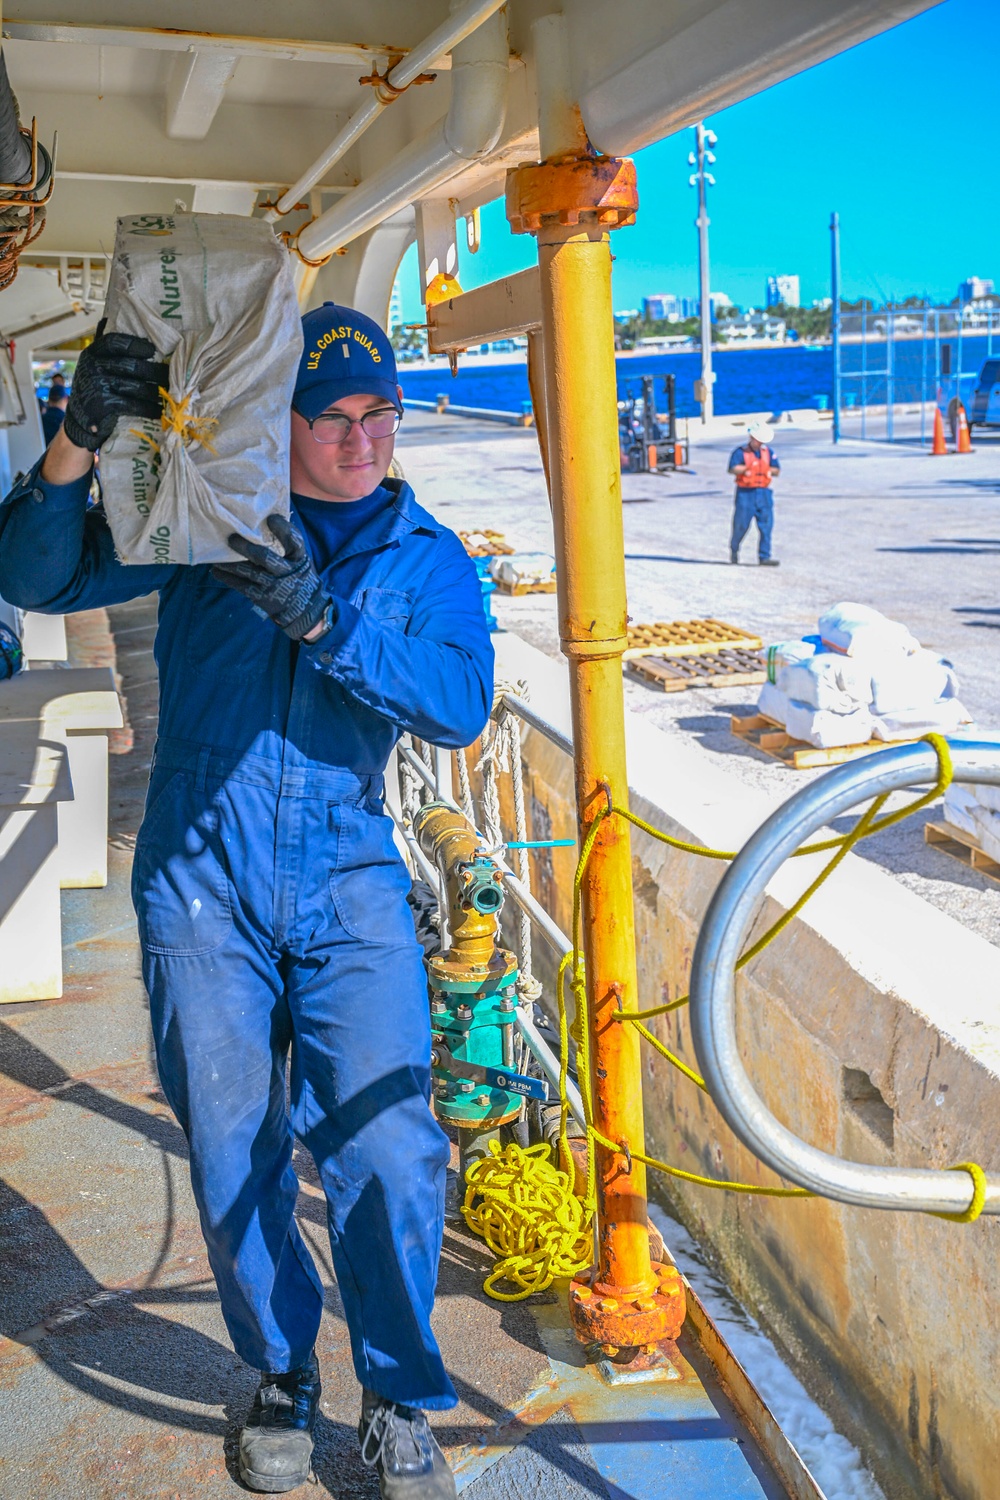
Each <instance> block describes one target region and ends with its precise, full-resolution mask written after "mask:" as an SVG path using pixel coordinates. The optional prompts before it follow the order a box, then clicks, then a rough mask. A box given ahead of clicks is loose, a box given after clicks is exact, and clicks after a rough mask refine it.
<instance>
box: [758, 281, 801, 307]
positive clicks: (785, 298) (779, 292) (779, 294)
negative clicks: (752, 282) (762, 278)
mask: <svg viewBox="0 0 1000 1500" xmlns="http://www.w3.org/2000/svg"><path fill="white" fill-rule="evenodd" d="M780 303H784V305H785V307H798V306H799V278H798V277H797V276H769V277H768V278H767V294H766V305H767V306H768V307H777V306H778V305H779V304H780Z"/></svg>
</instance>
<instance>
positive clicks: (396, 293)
mask: <svg viewBox="0 0 1000 1500" xmlns="http://www.w3.org/2000/svg"><path fill="white" fill-rule="evenodd" d="M402 326H403V298H402V294H401V292H400V290H399V277H398V276H397V277H396V280H395V281H394V282H393V283H392V295H391V297H390V298H389V332H390V333H395V331H396V329H397V328H402Z"/></svg>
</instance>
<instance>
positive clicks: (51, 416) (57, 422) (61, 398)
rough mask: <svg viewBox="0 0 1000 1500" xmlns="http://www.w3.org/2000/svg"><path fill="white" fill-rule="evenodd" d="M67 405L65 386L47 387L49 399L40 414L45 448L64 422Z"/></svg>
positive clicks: (67, 396) (67, 393) (67, 398)
mask: <svg viewBox="0 0 1000 1500" xmlns="http://www.w3.org/2000/svg"><path fill="white" fill-rule="evenodd" d="M68 404H69V392H68V391H67V389H66V387H65V385H52V386H50V387H49V399H48V401H46V403H45V410H44V411H43V412H42V436H43V437H44V439H45V446H46V447H48V445H49V443H51V441H52V439H53V438H54V437H55V435H56V433H57V432H58V431H59V429H60V427H61V426H62V424H63V422H64V421H65V419H66V407H67V406H68Z"/></svg>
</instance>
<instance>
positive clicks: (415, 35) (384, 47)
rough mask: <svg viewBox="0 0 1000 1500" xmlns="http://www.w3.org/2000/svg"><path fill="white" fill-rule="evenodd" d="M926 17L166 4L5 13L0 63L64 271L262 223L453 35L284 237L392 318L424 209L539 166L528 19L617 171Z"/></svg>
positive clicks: (332, 285) (353, 0) (911, 2)
mask: <svg viewBox="0 0 1000 1500" xmlns="http://www.w3.org/2000/svg"><path fill="white" fill-rule="evenodd" d="M931 3H933V0H627V3H625V4H622V3H616V0H562V4H561V5H557V4H556V3H554V0H508V3H507V5H506V6H505V7H504V9H503V11H502V12H500V14H499V15H494V16H493V17H492V19H491V18H489V15H488V12H489V11H490V10H491V9H494V10H495V8H496V7H495V6H493V7H491V6H490V5H489V4H479V5H478V6H477V5H476V4H475V3H474V0H452V3H451V4H449V0H282V3H281V4H280V5H267V4H264V3H262V0H253V3H250V4H248V3H247V0H172V3H171V4H170V6H169V7H167V8H166V9H165V8H164V6H163V5H162V3H160V0H10V3H8V4H7V5H6V6H5V7H4V11H3V36H4V50H5V55H6V58H7V64H8V70H9V73H10V78H11V82H12V84H13V87H14V90H15V92H16V94H17V95H18V98H19V101H20V105H21V111H22V117H23V119H24V121H25V123H27V121H28V120H30V118H31V116H32V115H35V116H36V117H37V119H38V123H39V130H40V133H41V136H42V139H43V140H49V139H51V136H52V133H53V131H55V130H58V132H59V157H58V171H57V177H56V188H55V193H54V196H53V198H52V202H51V204H50V207H49V216H48V222H47V225H46V228H45V232H44V235H43V237H42V238H41V239H40V240H39V241H38V242H37V245H36V246H34V247H33V248H32V251H31V252H29V253H28V256H27V257H26V263H27V262H28V261H30V260H33V261H34V262H35V263H36V264H48V265H50V266H52V267H54V268H58V264H59V263H58V257H59V256H63V257H69V258H71V259H75V260H76V261H77V262H79V260H80V258H81V257H83V256H91V257H104V256H106V255H107V253H108V252H109V251H110V249H111V246H112V244H113V242H114V232H115V223H114V221H115V219H116V217H117V216H118V215H120V214H125V213H137V212H169V211H171V210H173V209H174V207H175V205H176V204H177V203H178V202H179V203H181V204H183V205H184V206H185V207H187V208H197V209H199V210H204V211H207V212H212V211H216V212H218V211H228V212H233V211H237V212H251V211H256V212H265V211H266V210H265V209H264V208H263V207H262V205H263V204H265V203H267V202H274V201H276V200H277V199H279V198H280V196H281V194H282V193H283V192H285V191H286V190H287V189H288V188H289V187H291V186H293V185H295V184H296V183H298V182H300V181H301V180H302V179H303V178H304V177H306V176H307V175H308V173H307V169H308V168H309V167H310V164H312V163H314V162H316V161H317V160H320V161H321V160H322V159H323V157H324V155H327V156H329V155H330V148H331V145H335V144H336V141H337V137H338V135H341V136H342V138H347V137H350V136H352V134H353V132H351V131H345V130H344V127H345V125H346V124H347V122H348V121H349V120H351V118H352V117H353V116H355V115H356V114H357V112H358V111H359V110H360V109H362V107H363V106H365V105H366V104H370V103H371V102H372V101H373V88H372V86H371V85H370V84H368V83H364V82H362V81H361V79H362V77H363V75H371V74H373V73H378V74H383V75H384V74H386V73H387V72H389V71H390V70H391V69H392V68H393V66H395V65H397V64H399V63H400V60H401V59H404V60H405V58H406V56H407V55H408V53H409V52H410V51H411V49H418V50H419V53H420V56H421V57H422V56H423V55H424V54H425V53H426V50H427V49H426V47H423V46H422V44H424V43H426V42H427V39H428V38H433V37H435V35H436V34H437V33H438V31H439V30H440V32H441V33H442V34H443V35H451V36H452V37H453V38H454V37H455V36H457V48H456V50H455V53H454V58H453V56H452V55H451V53H452V44H451V43H450V44H449V46H448V48H447V50H445V51H443V52H442V53H441V55H440V56H438V57H437V58H436V60H434V61H433V62H432V63H431V64H429V66H428V68H427V71H428V72H429V73H430V74H431V75H432V76H431V78H430V79H429V80H428V81H426V82H420V83H415V84H412V85H411V86H410V87H409V88H407V89H406V91H405V92H404V93H402V94H401V95H400V97H399V98H397V99H395V100H394V101H392V102H389V103H387V104H385V106H384V107H382V108H381V109H380V110H375V109H370V110H369V111H368V112H367V113H369V114H370V115H371V118H370V120H369V119H365V121H364V122H363V123H364V125H365V128H364V129H363V130H362V131H360V132H359V133H358V134H357V138H356V139H351V141H350V144H348V145H347V148H346V149H345V150H343V151H339V152H338V151H336V150H335V151H334V152H333V156H334V157H335V159H332V160H331V161H330V162H329V165H327V166H326V167H325V168H324V170H323V171H322V173H321V175H320V176H319V178H318V180H317V181H316V183H315V186H314V187H312V188H311V189H308V190H306V192H305V195H304V201H305V202H306V204H307V209H306V210H304V211H303V212H302V213H300V214H299V215H298V216H297V217H296V216H290V217H289V218H288V219H287V220H286V221H285V222H286V223H287V224H288V225H290V226H291V227H292V228H297V227H299V225H301V224H302V223H304V221H305V220H306V219H309V218H312V217H319V218H320V219H321V224H317V225H314V226H313V228H312V230H311V231H310V232H309V236H307V237H306V239H304V240H303V244H304V245H305V244H306V243H307V242H308V243H309V244H310V245H311V247H312V248H311V250H310V254H312V255H318V254H322V253H327V252H329V251H330V250H336V249H342V248H345V247H346V252H347V253H346V254H343V255H339V256H337V257H335V259H334V260H333V261H332V262H331V263H330V265H328V266H327V267H326V268H324V270H323V271H321V272H320V275H319V281H318V283H317V286H316V291H315V294H314V295H315V299H316V300H319V299H320V298H321V297H322V296H323V295H326V296H331V295H332V296H337V297H340V298H343V299H345V300H347V299H350V298H351V297H354V296H356V295H358V294H359V293H360V290H361V288H365V291H364V296H365V300H366V305H367V307H368V310H370V311H375V312H376V313H377V314H378V313H379V312H381V314H382V315H383V316H384V313H385V304H386V303H387V300H388V291H389V287H390V286H391V281H392V273H393V271H394V268H395V264H397V263H398V256H399V255H400V254H401V253H402V251H403V250H404V249H405V248H406V245H407V244H408V243H409V241H410V240H411V239H412V238H413V235H414V233H415V229H414V227H413V224H414V215H413V203H414V201H415V200H418V199H420V198H428V199H435V198H436V199H442V198H443V199H449V200H454V205H455V207H456V208H457V210H458V211H459V212H468V211H471V209H472V208H474V207H476V206H478V205H480V204H481V203H483V202H486V201H488V200H489V199H491V198H493V197H496V196H498V195H499V194H500V193H501V192H502V190H503V181H504V175H505V172H506V170H507V168H508V167H509V166H511V165H513V164H515V163H517V162H522V161H531V160H536V159H537V155H538V111H537V102H536V78H535V55H534V34H533V31H532V26H533V23H534V22H535V21H537V20H538V19H539V18H540V17H542V16H544V15H547V14H549V13H551V12H553V11H555V10H561V11H562V13H563V15H564V16H565V20H566V29H567V35H568V41H569V48H570V60H571V84H572V87H573V89H574V91H575V93H576V99H577V102H578V103H579V105H580V109H581V112H582V116H583V120H584V123H585V125H586V127H587V130H588V133H589V135H590V138H591V140H592V141H593V143H594V145H595V146H596V147H597V148H598V149H599V150H602V151H607V152H610V153H613V154H619V155H620V154H625V153H627V152H630V151H634V150H635V149H637V148H638V147H639V146H642V145H645V144H647V143H649V142H650V141H653V140H656V139H658V138H660V137H662V136H664V135H668V134H670V133H672V132H674V131H676V130H679V129H681V128H683V127H684V126H686V125H689V124H691V123H692V122H693V121H695V120H697V119H700V118H702V117H703V116H704V115H705V114H708V113H710V112H712V111H714V110H718V109H720V108H722V107H723V106H725V105H728V104H731V103H733V102H735V101H737V100H739V99H741V98H745V97H746V96H748V95H749V94H752V93H754V92H756V91H758V90H760V89H762V88H764V87H767V86H768V85H769V84H771V83H774V82H776V81H778V80H779V79H781V78H785V77H788V76H789V75H790V74H792V73H795V72H798V71H800V70H801V69H803V68H806V67H808V66H810V65H811V64H812V63H815V62H817V61H820V60H821V59H823V58H825V57H828V56H831V55H832V54H833V53H835V52H838V51H841V50H843V49H844V48H845V47H849V46H852V45H853V44H855V43H856V42H859V41H861V40H863V39H865V38H866V37H869V36H872V35H874V34H875V33H877V32H879V31H882V30H885V29H886V28H887V27H890V26H893V25H895V24H897V23H898V22H900V21H903V20H905V19H907V18H908V17H909V16H912V15H914V14H916V13H917V12H919V11H922V10H925V9H928V8H929V6H930V4H931ZM484 16H485V17H486V19H483V17H484ZM164 19H169V21H170V23H171V25H170V29H169V30H165V29H163V27H162V24H161V23H162V22H163V20H164ZM463 21H464V29H462V24H461V23H463ZM504 21H506V26H507V31H508V34H509V35H508V43H507V44H506V45H508V46H509V52H508V53H507V58H508V61H507V75H506V87H504V86H503V84H502V81H501V82H500V83H499V84H495V83H491V84H489V86H488V87H487V85H486V83H485V79H486V77H487V72H486V71H483V70H485V69H487V66H488V65H489V66H494V61H495V58H496V55H497V54H496V46H497V41H496V38H497V36H498V35H500V34H501V33H502V30H503V25H504ZM470 25H471V26H473V27H475V28H477V29H472V30H471V32H470ZM498 27H499V28H500V31H499V32H498V30H497V28H498ZM490 28H492V32H491V31H490ZM491 37H492V40H490V38H491ZM500 46H501V49H502V50H501V53H500V56H501V57H502V56H503V52H504V51H505V50H506V47H505V44H504V43H503V42H502V41H501V43H500ZM463 58H464V59H465V61H466V64H467V65H469V60H470V59H471V66H473V67H474V68H478V69H480V70H481V71H480V76H481V78H482V79H483V80H484V83H483V88H482V90H477V89H475V88H468V89H467V90H466V94H467V98H466V100H465V102H464V103H463V102H462V100H461V98H460V97H458V95H456V96H455V100H454V107H453V86H452V80H453V79H456V80H460V79H461V78H462V77H466V76H472V75H471V74H468V73H467V71H466V72H463V66H462V64H463ZM453 63H454V64H456V66H453ZM404 71H405V63H404ZM491 76H492V75H491ZM457 88H459V84H456V89H457ZM487 98H488V99H489V100H490V101H491V102H490V105H489V108H490V109H491V110H495V114H496V119H495V121H494V122H493V124H494V128H493V129H486V124H487V123H488V122H484V121H482V120H477V119H476V118H475V111H474V109H473V107H472V106H473V104H474V103H475V102H476V101H477V99H478V102H479V105H480V111H479V112H480V114H482V113H483V110H482V102H483V100H484V99H487ZM456 142H458V145H457V146H456ZM446 148H447V149H446ZM408 172H409V173H411V174H412V181H411V182H410V183H409V186H410V191H403V190H402V189H403V188H405V187H406V185H407V182H408V178H407V173H408ZM356 188H360V191H359V193H358V196H357V198H356V199H353V200H352V198H351V194H352V191H353V190H354V189H356ZM362 208H364V212H363V213H362V212H361V211H360V210H361V209H362ZM356 210H357V211H356ZM383 225H384V227H382V226H383ZM310 236H311V237H310ZM74 274H76V275H78V274H79V273H78V272H74ZM64 279H65V278H64ZM17 295H18V294H17V283H15V284H14V286H13V287H11V288H10V289H9V290H8V291H5V292H2V293H0V330H2V329H3V328H4V327H5V326H6V325H7V322H9V321H10V315H9V312H8V309H10V310H11V311H12V310H13V308H14V306H15V304H16V301H17Z"/></svg>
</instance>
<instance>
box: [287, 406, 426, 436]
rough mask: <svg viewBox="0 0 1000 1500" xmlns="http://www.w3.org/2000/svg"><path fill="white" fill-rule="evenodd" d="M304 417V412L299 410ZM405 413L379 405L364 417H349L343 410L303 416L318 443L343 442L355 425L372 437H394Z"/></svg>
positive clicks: (391, 407) (392, 407)
mask: <svg viewBox="0 0 1000 1500" xmlns="http://www.w3.org/2000/svg"><path fill="white" fill-rule="evenodd" d="M299 416H300V417H302V413H301V412H299ZM402 418H403V413H402V412H401V411H398V410H397V409H396V407H395V406H377V407H376V408H375V410H374V411H366V412H365V414H364V416H363V417H349V416H347V414H346V413H345V412H342V411H325V412H323V413H322V414H321V415H320V416H318V417H313V418H312V419H311V420H310V418H309V417H302V420H303V422H308V423H309V431H310V432H311V433H312V435H313V437H314V439H315V440H316V442H317V443H343V442H344V441H345V440H346V439H347V437H348V435H349V434H350V431H351V428H352V427H354V426H355V425H356V426H358V427H360V428H361V430H362V432H364V433H365V434H366V435H367V436H368V437H370V438H387V437H392V435H393V433H394V432H397V431H398V430H399V424H400V422H401V421H402Z"/></svg>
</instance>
